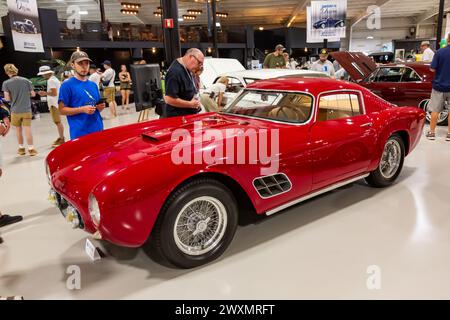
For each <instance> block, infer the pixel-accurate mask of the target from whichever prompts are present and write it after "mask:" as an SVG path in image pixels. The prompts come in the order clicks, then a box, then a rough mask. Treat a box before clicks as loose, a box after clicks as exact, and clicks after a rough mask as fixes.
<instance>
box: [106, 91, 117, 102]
mask: <svg viewBox="0 0 450 320" xmlns="http://www.w3.org/2000/svg"><path fill="white" fill-rule="evenodd" d="M103 98H105V99H106V102H108V103H111V102H113V101H116V88H113V87H107V88H105V89H103Z"/></svg>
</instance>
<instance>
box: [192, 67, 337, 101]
mask: <svg viewBox="0 0 450 320" xmlns="http://www.w3.org/2000/svg"><path fill="white" fill-rule="evenodd" d="M203 69H204V70H203V73H202V74H201V75H200V81H201V90H200V91H204V90H206V89H207V88H209V87H211V86H212V85H213V84H214V83H216V82H217V80H219V78H220V77H223V76H225V77H227V78H228V79H229V83H228V87H227V90H226V91H225V94H224V100H223V102H224V104H225V105H227V104H228V103H230V102H231V101H232V100H233V99H234V98H235V97H236V96H237V94H238V93H239V91H241V90H242V89H243V88H245V87H246V86H247V85H248V84H250V83H252V82H255V81H257V80H266V79H273V78H289V77H304V78H329V76H328V75H327V74H326V73H323V72H318V71H310V70H301V69H296V70H291V69H255V70H246V69H245V68H244V66H243V65H242V64H241V63H240V62H239V61H238V60H236V59H222V58H207V59H205V62H204V67H203Z"/></svg>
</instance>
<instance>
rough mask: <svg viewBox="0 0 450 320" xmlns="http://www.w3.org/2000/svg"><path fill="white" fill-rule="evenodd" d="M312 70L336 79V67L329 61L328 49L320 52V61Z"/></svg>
mask: <svg viewBox="0 0 450 320" xmlns="http://www.w3.org/2000/svg"><path fill="white" fill-rule="evenodd" d="M311 70H313V71H318V72H323V73H326V74H327V75H329V76H330V77H332V78H333V79H335V71H334V66H333V64H332V63H331V61H330V60H328V51H327V50H326V49H322V50H320V54H319V60H318V61H316V62H314V63H313V64H312V66H311Z"/></svg>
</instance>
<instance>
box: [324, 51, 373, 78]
mask: <svg viewBox="0 0 450 320" xmlns="http://www.w3.org/2000/svg"><path fill="white" fill-rule="evenodd" d="M331 56H332V57H333V58H334V59H336V60H337V62H339V64H340V65H341V66H342V68H344V69H345V71H347V72H348V74H349V75H350V77H352V79H353V80H355V81H357V80H363V79H365V78H367V77H368V76H369V75H370V74H371V73H372V72H374V71H375V69H376V68H377V65H376V63H375V62H373V61H372V59H370V58H369V57H368V56H366V55H365V54H364V53H362V52H348V51H338V52H333V53H331Z"/></svg>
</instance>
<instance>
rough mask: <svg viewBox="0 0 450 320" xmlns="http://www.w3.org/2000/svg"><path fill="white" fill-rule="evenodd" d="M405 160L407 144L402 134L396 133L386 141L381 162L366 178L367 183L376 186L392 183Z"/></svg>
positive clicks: (380, 186)
mask: <svg viewBox="0 0 450 320" xmlns="http://www.w3.org/2000/svg"><path fill="white" fill-rule="evenodd" d="M404 160H405V145H404V143H403V140H402V139H401V138H400V136H398V135H397V134H394V135H392V136H391V137H389V139H388V140H387V141H386V144H385V145H384V150H383V154H382V156H381V159H380V164H379V165H378V167H377V168H376V169H375V170H374V171H372V172H371V173H370V175H369V176H368V177H367V178H366V181H367V183H368V184H369V185H371V186H372V187H376V188H382V187H387V186H389V185H391V184H392V183H394V181H395V180H396V179H397V177H398V176H399V174H400V172H401V171H402V168H403V162H404Z"/></svg>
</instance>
